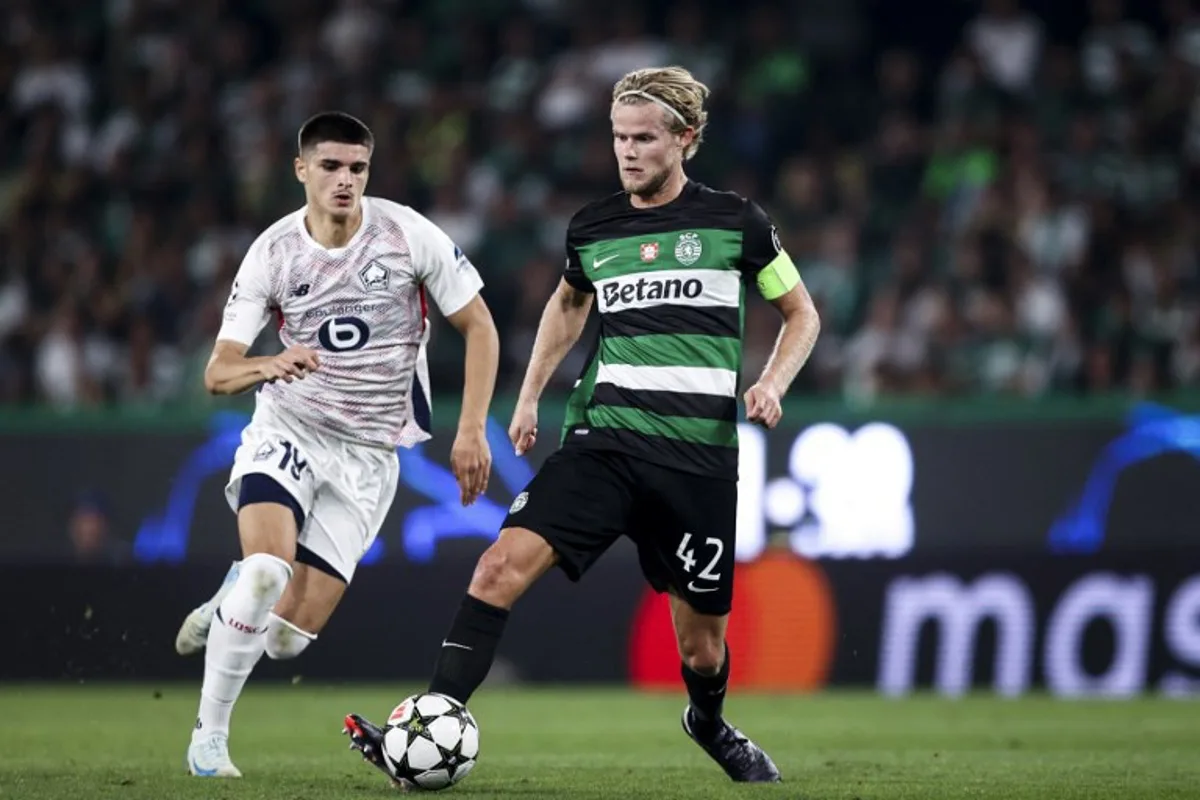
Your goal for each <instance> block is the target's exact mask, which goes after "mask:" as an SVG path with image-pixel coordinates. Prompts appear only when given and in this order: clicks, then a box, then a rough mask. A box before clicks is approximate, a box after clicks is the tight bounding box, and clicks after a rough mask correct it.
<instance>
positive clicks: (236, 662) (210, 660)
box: [192, 553, 292, 743]
mask: <svg viewBox="0 0 1200 800" xmlns="http://www.w3.org/2000/svg"><path fill="white" fill-rule="evenodd" d="M291 574H292V568H291V566H290V565H289V564H288V563H287V562H286V561H284V560H283V559H280V558H277V557H275V556H272V555H268V554H266V553H255V554H253V555H250V556H247V557H246V558H245V559H244V560H243V561H242V564H241V567H240V569H239V574H238V577H237V580H236V582H235V583H234V585H233V588H232V589H231V590H230V591H229V594H228V595H227V596H226V597H225V599H224V600H223V601H222V602H221V605H220V607H219V608H218V609H217V610H216V612H215V619H214V621H213V626H212V630H211V631H209V634H208V646H207V650H206V652H205V657H204V683H203V684H202V686H201V689H200V710H199V714H198V716H197V720H196V728H195V730H194V731H193V733H192V741H193V742H194V743H195V742H199V741H200V740H202V739H206V738H208V737H210V736H213V735H220V736H226V737H227V736H228V735H229V719H230V717H231V716H232V714H233V704H234V702H235V701H236V700H237V698H238V695H239V694H241V691H242V687H243V686H244V685H245V683H246V679H247V678H248V677H249V676H250V672H251V670H253V669H254V665H255V664H256V663H258V660H259V658H261V657H262V654H263V649H264V647H265V644H266V632H267V622H268V620H269V618H270V613H271V609H272V607H274V605H275V603H276V601H278V600H279V597H280V595H282V594H283V590H284V587H285V586H286V585H287V582H288V579H289V578H290V577H291Z"/></svg>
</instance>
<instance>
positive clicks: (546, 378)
mask: <svg viewBox="0 0 1200 800" xmlns="http://www.w3.org/2000/svg"><path fill="white" fill-rule="evenodd" d="M588 308H589V305H588V304H585V303H583V302H582V300H581V299H579V298H578V297H577V296H563V295H562V293H561V292H559V293H557V294H556V295H555V296H554V297H553V298H552V299H551V300H550V302H549V303H548V304H547V305H546V309H545V311H543V312H542V321H541V323H540V324H539V325H538V332H537V338H536V339H535V340H534V343H533V354H532V355H531V356H530V357H529V366H528V367H526V368H525V380H524V382H523V383H522V384H521V394H520V399H519V402H522V403H536V402H537V401H538V398H540V397H541V396H542V392H543V391H544V390H545V388H546V384H547V383H549V382H550V378H551V376H552V375H554V371H555V370H557V369H558V365H559V364H561V363H562V360H563V359H564V358H566V356H567V353H568V352H570V350H571V348H572V347H574V346H575V343H576V342H578V341H579V337H580V336H581V335H582V334H583V327H584V325H585V324H586V323H587V315H588Z"/></svg>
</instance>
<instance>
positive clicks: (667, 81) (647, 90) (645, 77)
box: [612, 67, 709, 161]
mask: <svg viewBox="0 0 1200 800" xmlns="http://www.w3.org/2000/svg"><path fill="white" fill-rule="evenodd" d="M708 95H709V90H708V87H707V86H705V85H704V84H703V83H701V82H700V81H698V80H696V79H695V78H694V77H693V76H692V73H690V72H688V71H687V70H686V69H684V68H683V67H650V68H647V69H638V70H634V71H633V72H630V73H629V74H627V75H626V76H625V77H623V78H621V80H619V81H617V83H616V85H614V86H613V95H612V96H613V103H614V104H616V103H621V104H622V105H640V104H643V103H654V104H656V105H659V106H661V107H662V108H663V113H665V114H666V115H667V129H668V130H669V131H671V133H682V132H683V131H684V130H686V129H687V128H692V129H693V130H695V132H696V136H695V138H694V139H692V143H691V144H690V145H688V148H687V150H686V151H684V153H683V158H684V160H685V161H686V160H688V159H690V158H691V157H692V156H694V155H696V151H697V150H699V149H700V142H701V141H702V140H703V139H704V126H705V125H707V124H708V112H707V111H705V110H704V101H705V100H707V99H708Z"/></svg>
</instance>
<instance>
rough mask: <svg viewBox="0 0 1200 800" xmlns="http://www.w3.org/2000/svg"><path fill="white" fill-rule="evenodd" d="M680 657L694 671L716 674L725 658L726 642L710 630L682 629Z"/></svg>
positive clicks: (702, 673) (703, 673) (680, 634)
mask: <svg viewBox="0 0 1200 800" xmlns="http://www.w3.org/2000/svg"><path fill="white" fill-rule="evenodd" d="M679 657H680V658H681V659H682V660H683V663H684V664H686V665H687V667H688V669H690V670H691V671H692V672H697V673H699V674H701V675H716V674H717V673H718V672H720V671H721V665H722V662H724V660H725V642H724V641H723V640H722V639H720V638H719V637H717V636H714V635H712V634H711V633H710V632H708V631H681V632H680V633H679Z"/></svg>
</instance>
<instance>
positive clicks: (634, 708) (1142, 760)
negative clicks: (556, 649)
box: [0, 685, 1200, 800]
mask: <svg viewBox="0 0 1200 800" xmlns="http://www.w3.org/2000/svg"><path fill="white" fill-rule="evenodd" d="M404 688H405V687H400V688H381V687H353V688H343V687H314V686H308V685H299V686H286V687H284V686H280V687H268V688H263V687H251V689H250V690H249V691H247V693H246V695H245V697H244V698H243V699H242V702H241V703H240V704H239V706H238V710H237V713H236V715H235V717H234V726H235V727H234V734H233V738H232V748H233V755H234V759H235V761H236V762H237V764H238V765H239V766H240V767H241V769H242V771H243V772H245V773H246V778H244V779H243V780H241V781H216V780H212V779H205V780H202V779H196V778H190V777H188V776H186V775H185V774H184V768H183V752H184V747H185V743H186V741H187V738H188V735H189V731H190V728H191V724H190V723H191V721H192V720H193V718H194V713H195V694H196V687H194V686H187V687H185V686H166V687H162V690H161V693H160V694H159V693H156V690H155V689H154V688H153V687H150V686H132V687H131V686H121V687H103V686H76V687H31V686H8V687H0V798H4V799H5V800H7V799H8V798H14V800H15V799H16V798H20V799H21V800H38V799H39V798H72V800H90V799H91V798H154V800H160V799H162V800H170V799H172V798H214V799H216V800H222V799H223V798H230V799H233V798H279V799H280V800H283V799H284V798H286V799H287V800H326V799H327V798H328V799H329V800H332V798H339V800H340V799H341V798H356V797H364V798H369V797H381V798H386V797H394V796H396V794H395V792H394V791H393V790H391V789H390V788H388V786H387V784H386V782H385V781H384V779H383V777H382V776H381V775H379V774H378V773H377V772H376V771H375V770H374V769H373V768H371V767H369V766H367V765H366V764H363V763H362V762H361V761H360V760H359V759H358V758H357V757H356V755H355V754H353V753H351V752H349V751H348V750H347V749H346V743H345V741H344V738H343V737H342V736H341V735H340V733H339V731H340V727H341V725H340V722H341V718H342V716H343V715H344V714H345V713H346V712H347V711H358V712H360V713H363V714H365V715H367V716H368V717H373V718H376V719H382V718H383V717H385V716H386V714H387V712H388V711H389V710H390V709H391V707H392V705H394V704H395V703H396V702H397V701H398V700H400V699H401V698H402V696H403V695H404V693H405V691H404ZM681 705H682V700H681V698H680V697H679V696H673V695H665V696H664V695H646V694H636V693H633V692H628V691H623V690H617V689H611V690H609V689H599V690H591V689H589V690H580V689H574V690H565V689H554V690H550V689H542V690H516V689H495V690H492V689H485V690H484V691H482V692H481V693H480V694H479V695H477V697H476V698H475V700H474V701H473V702H472V704H471V707H472V710H473V711H474V713H475V715H476V717H477V718H478V720H479V723H480V727H481V745H482V753H481V760H480V763H479V765H478V767H477V768H476V770H475V772H474V773H472V774H471V775H470V776H469V777H468V778H467V779H466V780H465V781H464V782H463V783H462V784H461V785H459V786H457V787H455V788H453V789H451V790H450V794H448V795H447V794H443V795H442V796H444V797H456V796H462V797H496V798H522V797H530V798H643V797H644V798H687V800H701V799H702V798H720V797H749V796H753V797H756V798H757V797H787V798H813V799H814V800H815V799H816V798H830V799H832V798H841V799H843V800H853V799H854V798H860V799H861V800H890V799H892V798H896V799H898V798H912V800H918V799H919V800H932V799H933V798H976V797H986V798H1039V799H1040V798H1054V800H1073V798H1121V799H1122V800H1131V799H1132V798H1146V799H1147V800H1150V799H1151V798H1153V800H1167V798H1184V797H1190V798H1195V797H1198V796H1200V722H1198V715H1197V709H1196V707H1195V705H1193V704H1191V703H1188V702H1181V701H1167V700H1154V699H1147V700H1140V701H1136V702H1063V701H1054V700H1050V699H1046V698H1027V699H1022V700H1016V701H1012V700H1009V701H1006V700H997V699H992V698H983V697H974V698H969V699H965V700H960V701H948V700H940V699H936V698H929V697H922V698H915V699H906V700H891V701H889V700H884V699H880V698H878V697H875V696H871V695H866V694H827V695H821V696H812V697H804V696H785V697H767V696H751V695H744V696H736V697H733V698H731V700H730V702H729V708H728V711H729V715H730V718H731V719H732V720H733V721H734V722H735V723H736V724H738V725H741V726H742V727H743V728H744V729H745V730H746V731H747V732H748V733H750V734H751V735H752V736H754V737H755V738H756V739H757V740H758V741H759V742H760V743H761V744H762V745H763V746H765V747H766V748H768V749H769V751H770V752H771V753H772V754H773V756H774V757H775V760H776V762H777V763H778V764H779V767H780V769H781V770H782V771H783V774H784V778H785V781H786V783H784V784H782V785H780V786H734V785H733V784H731V783H729V781H728V780H727V779H726V778H725V776H724V775H723V774H722V773H721V772H720V771H719V770H718V769H717V767H716V766H715V765H713V764H712V763H711V762H709V761H708V760H707V758H706V757H705V756H704V755H703V753H702V752H701V751H700V750H699V749H698V748H697V747H695V745H693V744H691V743H690V742H689V741H688V740H687V739H686V738H684V736H683V734H682V733H681V731H680V729H679V722H678V716H679V712H680V710H681Z"/></svg>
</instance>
